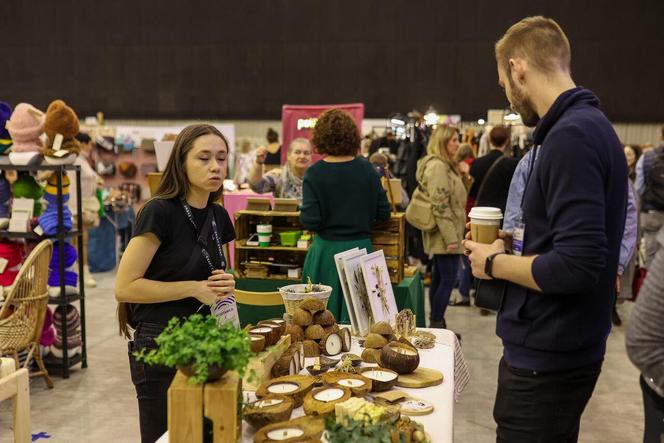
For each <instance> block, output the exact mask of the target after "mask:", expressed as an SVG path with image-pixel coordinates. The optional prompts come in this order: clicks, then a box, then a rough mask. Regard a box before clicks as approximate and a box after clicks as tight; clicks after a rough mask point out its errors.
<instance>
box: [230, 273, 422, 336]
mask: <svg viewBox="0 0 664 443" xmlns="http://www.w3.org/2000/svg"><path fill="white" fill-rule="evenodd" d="M290 283H291V282H287V281H283V280H270V279H254V278H239V279H237V280H235V287H236V288H238V289H242V290H243V291H255V292H271V291H277V290H279V288H280V287H281V286H284V285H287V284H290ZM392 289H393V290H394V298H395V300H396V302H397V308H398V309H399V311H401V310H402V309H410V310H411V311H413V314H415V315H416V320H417V327H418V328H423V327H425V326H426V319H425V315H424V284H423V283H422V278H421V277H420V273H419V272H416V273H415V274H414V275H413V276H412V277H406V278H404V279H403V280H401V282H400V283H399V284H398V285H392ZM239 309H240V320H241V322H242V325H243V326H244V325H246V324H248V323H257V322H258V320H263V319H264V317H262V318H253V317H252V316H251V313H250V309H251V307H240V308H239Z"/></svg>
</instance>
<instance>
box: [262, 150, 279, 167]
mask: <svg viewBox="0 0 664 443" xmlns="http://www.w3.org/2000/svg"><path fill="white" fill-rule="evenodd" d="M265 164H266V165H280V164H281V145H279V149H277V152H275V153H274V154H273V153H271V152H270V151H268V152H267V155H266V156H265Z"/></svg>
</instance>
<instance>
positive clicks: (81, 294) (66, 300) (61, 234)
mask: <svg viewBox="0 0 664 443" xmlns="http://www.w3.org/2000/svg"><path fill="white" fill-rule="evenodd" d="M1 169H3V170H5V171H23V172H35V171H53V172H55V176H56V182H57V205H58V208H57V209H58V232H57V234H55V235H50V236H39V235H37V234H35V233H34V232H9V231H0V237H5V238H23V239H26V240H32V241H40V240H42V239H43V238H49V239H52V240H56V241H57V242H58V248H59V251H58V252H59V257H60V260H59V262H58V272H59V273H60V297H49V299H48V303H49V304H51V305H57V306H58V307H63V308H65V309H66V306H67V305H68V304H70V303H71V302H73V301H76V300H78V301H79V303H80V309H79V311H80V316H81V353H80V354H77V355H74V356H73V357H70V356H69V349H68V348H67V343H68V341H67V327H66V322H65V327H64V328H62V343H63V348H62V362H61V363H55V362H54V361H52V360H45V361H44V363H45V364H46V366H47V367H48V369H49V372H50V370H53V369H55V370H59V371H60V373H61V375H62V378H69V369H70V368H71V367H72V366H74V365H76V364H78V363H81V367H83V368H87V367H88V359H87V349H86V348H87V347H86V338H85V284H84V278H83V215H82V212H81V208H82V202H81V167H80V166H78V165H38V166H18V165H2V168H1ZM67 171H74V172H75V173H76V190H77V192H76V206H77V208H78V210H77V213H76V229H75V230H71V231H65V229H64V212H63V204H64V202H63V195H62V189H63V187H62V181H63V176H64V175H65V174H66V173H67ZM70 186H71V185H70ZM67 238H76V239H77V241H76V244H77V253H78V295H67V292H66V291H65V258H64V255H65V254H64V241H65V239H67Z"/></svg>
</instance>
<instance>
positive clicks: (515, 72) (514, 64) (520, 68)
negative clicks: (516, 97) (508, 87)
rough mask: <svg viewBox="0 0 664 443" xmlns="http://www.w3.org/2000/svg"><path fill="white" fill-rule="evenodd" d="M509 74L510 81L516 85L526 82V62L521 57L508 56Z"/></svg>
mask: <svg viewBox="0 0 664 443" xmlns="http://www.w3.org/2000/svg"><path fill="white" fill-rule="evenodd" d="M509 65H510V75H511V76H512V81H513V82H514V83H516V84H518V85H524V84H525V83H526V72H527V71H528V63H527V62H526V61H525V60H524V59H522V58H519V57H517V58H510V59H509Z"/></svg>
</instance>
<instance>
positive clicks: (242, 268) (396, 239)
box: [235, 210, 406, 284]
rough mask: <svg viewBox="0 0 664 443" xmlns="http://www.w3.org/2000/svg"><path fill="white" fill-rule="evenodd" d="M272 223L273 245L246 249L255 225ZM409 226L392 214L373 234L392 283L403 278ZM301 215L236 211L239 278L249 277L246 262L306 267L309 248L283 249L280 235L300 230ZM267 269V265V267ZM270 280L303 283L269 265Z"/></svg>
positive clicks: (236, 248) (399, 217) (236, 262)
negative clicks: (305, 262)
mask: <svg viewBox="0 0 664 443" xmlns="http://www.w3.org/2000/svg"><path fill="white" fill-rule="evenodd" d="M263 223H269V224H271V225H272V244H273V245H274V246H268V247H260V246H247V245H246V242H247V239H248V238H249V237H250V236H251V234H253V233H255V232H256V225H257V224H263ZM405 229H406V224H405V218H404V214H403V213H392V217H391V218H390V220H388V221H385V222H376V223H375V224H374V226H373V227H372V231H371V243H372V244H373V248H374V251H376V250H379V249H382V250H383V252H384V254H385V260H386V262H387V267H388V268H389V270H390V280H391V281H392V283H394V284H398V283H399V282H401V280H403V278H404V263H405V261H406V232H405ZM301 230H303V228H302V225H301V223H300V213H299V212H279V211H247V210H245V211H237V212H236V213H235V232H236V238H237V240H235V268H236V269H235V271H236V272H237V275H238V276H239V277H240V278H250V277H248V276H247V274H246V263H247V262H249V261H254V262H271V263H277V264H282V265H289V266H293V265H297V266H298V267H303V266H304V259H305V257H306V252H307V250H306V249H302V248H296V247H287V246H281V245H280V241H279V233H280V232H284V231H301ZM266 266H267V265H266ZM267 268H268V278H270V279H283V280H291V281H300V279H299V278H298V279H289V278H288V277H287V276H286V275H285V274H283V273H279V272H271V271H274V270H276V269H277V268H278V266H275V265H270V266H267ZM282 268H285V266H283V267H282Z"/></svg>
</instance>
